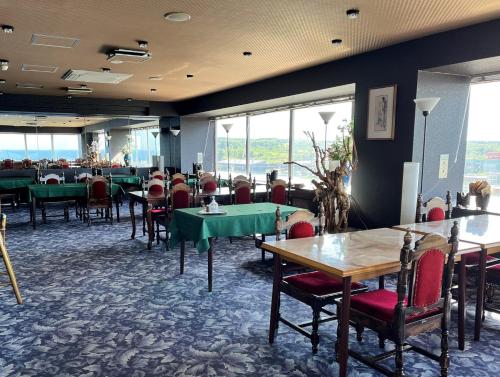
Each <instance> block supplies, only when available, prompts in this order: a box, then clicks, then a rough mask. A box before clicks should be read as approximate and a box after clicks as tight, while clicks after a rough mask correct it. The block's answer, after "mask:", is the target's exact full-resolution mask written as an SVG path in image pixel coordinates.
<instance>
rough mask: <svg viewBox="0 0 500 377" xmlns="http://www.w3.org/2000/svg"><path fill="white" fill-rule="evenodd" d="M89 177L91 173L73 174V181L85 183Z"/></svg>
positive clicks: (90, 177)
mask: <svg viewBox="0 0 500 377" xmlns="http://www.w3.org/2000/svg"><path fill="white" fill-rule="evenodd" d="M89 179H92V174H90V173H80V174H78V175H76V174H75V183H87V181H88V180H89Z"/></svg>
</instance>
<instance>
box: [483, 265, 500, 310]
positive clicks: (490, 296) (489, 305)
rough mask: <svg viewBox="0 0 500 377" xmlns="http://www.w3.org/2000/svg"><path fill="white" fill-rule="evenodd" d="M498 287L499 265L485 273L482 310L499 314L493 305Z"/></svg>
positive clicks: (499, 281) (499, 277)
mask: <svg viewBox="0 0 500 377" xmlns="http://www.w3.org/2000/svg"><path fill="white" fill-rule="evenodd" d="M499 287H500V265H496V266H493V267H491V268H489V269H488V270H487V272H486V297H485V302H484V310H488V311H490V312H493V313H497V314H500V308H499V307H498V306H495V305H494V297H495V291H496V290H497V289H498V288H499Z"/></svg>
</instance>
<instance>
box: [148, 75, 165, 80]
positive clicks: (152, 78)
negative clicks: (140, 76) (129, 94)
mask: <svg viewBox="0 0 500 377" xmlns="http://www.w3.org/2000/svg"><path fill="white" fill-rule="evenodd" d="M149 79H150V80H153V81H161V80H163V77H162V76H149Z"/></svg>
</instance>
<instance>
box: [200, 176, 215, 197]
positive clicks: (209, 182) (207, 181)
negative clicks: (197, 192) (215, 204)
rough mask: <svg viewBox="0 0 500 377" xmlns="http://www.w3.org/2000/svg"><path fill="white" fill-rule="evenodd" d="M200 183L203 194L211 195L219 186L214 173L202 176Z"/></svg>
mask: <svg viewBox="0 0 500 377" xmlns="http://www.w3.org/2000/svg"><path fill="white" fill-rule="evenodd" d="M199 184H200V189H201V192H202V195H210V194H211V193H214V192H215V191H216V190H217V188H218V186H219V185H218V182H217V180H216V179H215V177H214V176H212V175H208V176H207V175H205V176H204V177H202V178H200V181H199Z"/></svg>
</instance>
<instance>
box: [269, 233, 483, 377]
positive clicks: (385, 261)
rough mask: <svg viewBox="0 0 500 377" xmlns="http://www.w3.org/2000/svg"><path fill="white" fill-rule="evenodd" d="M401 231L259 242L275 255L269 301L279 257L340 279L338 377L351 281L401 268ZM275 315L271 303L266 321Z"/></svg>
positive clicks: (343, 366)
mask: <svg viewBox="0 0 500 377" xmlns="http://www.w3.org/2000/svg"><path fill="white" fill-rule="evenodd" d="M450 229H451V226H450ZM405 233H406V231H402V230H399V229H390V228H380V229H372V230H363V231H358V232H349V233H337V234H327V235H324V236H321V237H310V238H301V239H290V240H282V241H271V242H264V243H263V244H262V248H263V249H265V250H267V251H269V252H272V253H275V254H276V257H275V258H274V280H273V293H272V295H273V298H274V299H273V300H272V302H273V303H274V302H277V300H276V297H275V296H276V295H279V294H280V288H279V286H280V280H281V276H280V273H279V272H280V269H281V265H280V263H281V258H283V259H286V260H287V261H292V262H295V263H299V264H301V265H303V266H305V267H308V268H311V269H314V270H317V271H322V272H324V273H327V274H329V275H331V276H333V277H336V278H338V279H340V280H341V281H342V302H343V305H342V311H341V313H339V325H338V326H339V328H338V331H337V336H338V339H337V341H338V345H339V347H338V354H337V360H338V362H339V366H340V368H339V376H342V377H344V376H346V375H347V360H348V354H349V347H348V337H349V312H350V303H351V283H352V282H354V281H361V280H366V279H371V278H377V277H380V276H384V275H387V274H391V273H395V272H398V271H399V270H400V268H401V264H400V252H401V248H402V247H403V237H404V235H405ZM412 246H413V245H412ZM458 249H459V250H458V253H457V254H463V253H468V252H470V251H471V250H477V246H476V245H475V244H471V243H467V242H460V243H459V247H458ZM277 315H278V308H277V307H274V306H272V307H271V319H270V323H275V321H276V320H277ZM273 321H274V322H273Z"/></svg>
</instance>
